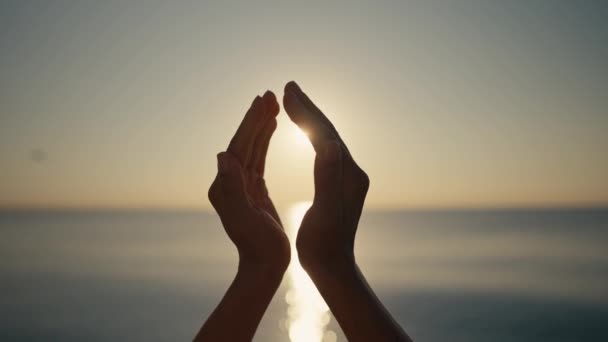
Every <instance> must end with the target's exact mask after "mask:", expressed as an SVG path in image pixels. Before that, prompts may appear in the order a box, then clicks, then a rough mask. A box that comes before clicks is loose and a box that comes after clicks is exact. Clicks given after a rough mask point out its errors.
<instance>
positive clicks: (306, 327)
mask: <svg viewBox="0 0 608 342" xmlns="http://www.w3.org/2000/svg"><path fill="white" fill-rule="evenodd" d="M310 205H311V202H299V203H296V204H295V205H293V206H292V207H291V208H290V209H289V224H288V226H287V235H289V240H290V241H291V249H292V251H295V241H296V236H297V234H298V229H299V228H300V222H302V218H303V217H304V214H306V211H307V210H308V208H310ZM294 254H295V255H297V253H294ZM287 274H288V281H289V285H288V291H287V294H286V295H285V301H286V302H287V304H288V310H287V329H288V331H289V339H290V341H291V342H321V341H322V342H335V341H336V334H335V333H334V332H333V331H331V330H328V331H325V330H326V327H327V324H328V323H329V319H330V315H329V308H328V307H327V304H325V301H324V300H323V298H322V297H321V295H320V294H319V291H317V288H316V287H315V285H314V284H313V282H312V280H310V278H309V277H308V274H306V272H305V271H304V269H303V268H302V266H301V265H300V262H299V261H298V258H297V257H292V258H291V264H290V265H289V269H288V272H287Z"/></svg>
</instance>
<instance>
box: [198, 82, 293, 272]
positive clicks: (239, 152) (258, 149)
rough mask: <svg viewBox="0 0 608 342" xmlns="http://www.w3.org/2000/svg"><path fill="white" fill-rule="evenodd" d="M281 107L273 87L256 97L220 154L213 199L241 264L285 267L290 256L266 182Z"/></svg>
mask: <svg viewBox="0 0 608 342" xmlns="http://www.w3.org/2000/svg"><path fill="white" fill-rule="evenodd" d="M278 113H279V104H278V103H277V100H276V97H275V96H274V94H273V93H272V92H270V91H267V92H266V93H265V94H264V96H263V97H259V96H258V97H256V98H255V100H254V101H253V103H252V105H251V108H249V110H248V111H247V114H245V118H244V119H243V121H242V122H241V124H240V126H239V128H238V130H237V132H236V134H235V135H234V137H233V138H232V140H231V141H230V145H229V146H228V151H227V152H222V153H219V154H218V156H217V158H218V174H217V176H216V178H215V180H214V182H213V184H211V187H210V188H209V200H210V202H211V204H212V205H213V207H214V208H215V210H216V211H217V213H218V214H219V216H220V218H221V220H222V223H223V225H224V229H225V230H226V233H227V234H228V236H229V237H230V239H231V240H232V242H233V243H234V244H235V246H236V247H237V249H238V252H239V259H240V263H241V264H248V265H249V264H251V265H255V266H256V267H257V266H262V267H267V268H271V269H274V270H277V271H278V272H284V271H285V269H286V268H287V266H288V265H289V260H290V248H289V240H288V239H287V236H286V235H285V232H284V230H283V227H282V225H281V220H280V218H279V215H278V214H277V211H276V209H275V207H274V205H273V203H272V201H271V199H270V197H269V195H268V190H267V189H266V184H265V182H264V168H265V161H266V153H267V151H268V145H269V143H270V138H271V137H272V134H273V133H274V130H275V129H276V126H277V121H276V116H277V114H278ZM281 274H282V273H281Z"/></svg>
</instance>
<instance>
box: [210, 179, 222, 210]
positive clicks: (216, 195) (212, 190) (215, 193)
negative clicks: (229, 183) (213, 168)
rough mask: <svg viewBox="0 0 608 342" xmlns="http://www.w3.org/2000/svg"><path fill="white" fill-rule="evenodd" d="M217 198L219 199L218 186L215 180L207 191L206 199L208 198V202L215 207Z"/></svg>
mask: <svg viewBox="0 0 608 342" xmlns="http://www.w3.org/2000/svg"><path fill="white" fill-rule="evenodd" d="M219 197H220V189H219V184H218V182H217V180H216V181H214V182H213V183H212V184H211V186H210V187H209V190H208V191H207V198H209V202H211V204H213V205H214V206H215V205H216V204H217V203H218V202H219Z"/></svg>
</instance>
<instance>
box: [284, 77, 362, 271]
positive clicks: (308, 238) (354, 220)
mask: <svg viewBox="0 0 608 342" xmlns="http://www.w3.org/2000/svg"><path fill="white" fill-rule="evenodd" d="M283 104H284V106H285V111H286V112H287V114H288V115H289V117H290V118H291V119H292V120H293V121H294V122H295V123H296V124H297V125H298V126H299V127H300V128H301V129H303V130H304V131H305V132H306V134H307V136H308V137H309V138H310V141H311V143H312V145H313V148H314V149H315V152H316V157H315V165H314V176H315V197H314V201H313V204H312V207H311V208H310V209H309V210H308V212H307V213H306V215H305V216H304V219H303V220H302V224H301V227H300V230H299V232H298V237H297V243H296V245H297V249H298V255H299V259H300V262H301V263H302V264H303V265H304V267H307V265H310V264H312V265H311V266H314V264H319V263H322V264H327V263H334V262H344V261H350V262H353V261H354V244H355V234H356V232H357V225H358V222H359V217H360V216H361V210H362V208H363V203H364V201H365V196H366V195H367V190H368V188H369V178H368V176H367V174H366V173H365V172H364V171H363V170H362V169H361V168H360V167H359V166H358V165H357V163H356V162H355V160H354V159H353V158H352V156H351V154H350V152H349V151H348V148H347V147H346V144H344V142H343V141H342V139H341V138H340V135H339V134H338V132H337V131H336V129H335V128H334V126H333V125H332V123H331V122H330V121H329V120H328V119H327V117H326V116H325V115H324V114H323V113H322V112H321V110H319V109H318V108H317V107H316V106H315V104H314V103H313V102H312V101H311V100H310V99H309V98H308V96H307V95H306V94H304V92H302V90H301V89H300V88H299V87H298V85H297V84H296V83H295V82H290V83H288V84H287V85H286V86H285V96H284V98H283Z"/></svg>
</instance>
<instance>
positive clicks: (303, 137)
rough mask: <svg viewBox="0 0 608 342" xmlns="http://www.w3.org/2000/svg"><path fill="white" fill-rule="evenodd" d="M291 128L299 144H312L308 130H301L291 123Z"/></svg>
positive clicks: (292, 134)
mask: <svg viewBox="0 0 608 342" xmlns="http://www.w3.org/2000/svg"><path fill="white" fill-rule="evenodd" d="M290 128H291V134H290V135H291V136H292V137H293V138H294V140H295V141H296V143H297V144H298V146H310V141H309V139H308V135H307V134H306V132H304V131H303V130H301V129H300V128H299V127H298V126H296V125H290Z"/></svg>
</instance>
